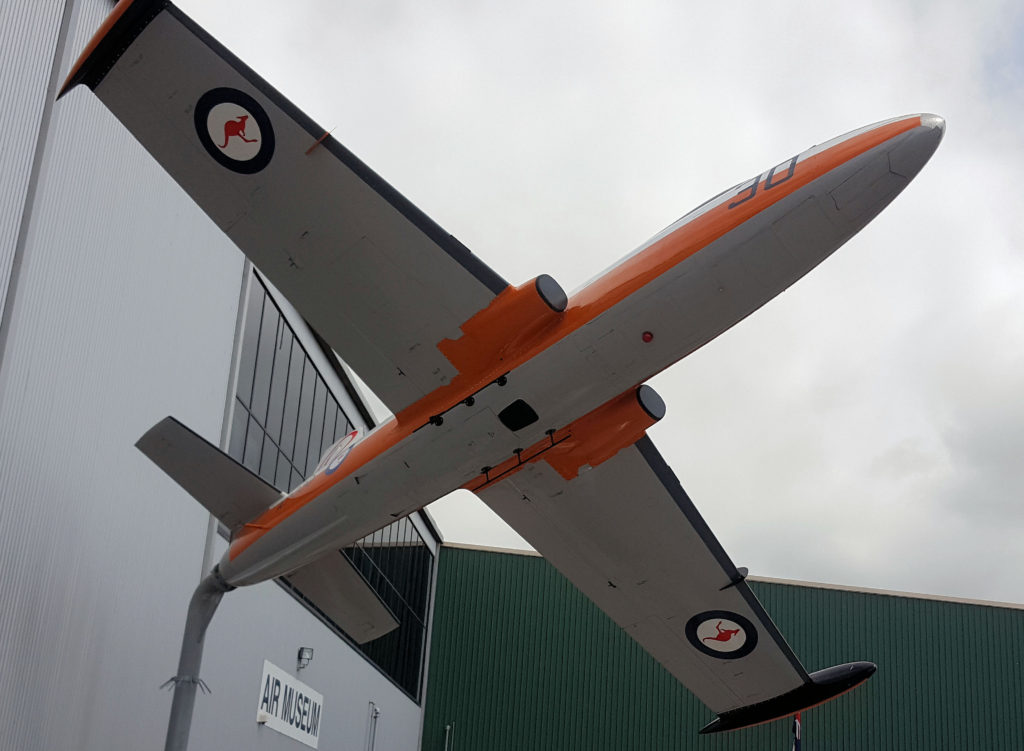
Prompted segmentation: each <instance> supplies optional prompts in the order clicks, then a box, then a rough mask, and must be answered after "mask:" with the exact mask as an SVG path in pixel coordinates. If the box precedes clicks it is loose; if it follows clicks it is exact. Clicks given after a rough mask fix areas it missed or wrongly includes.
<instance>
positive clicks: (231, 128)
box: [220, 115, 259, 149]
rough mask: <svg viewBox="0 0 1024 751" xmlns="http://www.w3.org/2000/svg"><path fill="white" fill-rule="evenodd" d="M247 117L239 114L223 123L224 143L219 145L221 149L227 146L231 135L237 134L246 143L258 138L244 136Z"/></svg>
mask: <svg viewBox="0 0 1024 751" xmlns="http://www.w3.org/2000/svg"><path fill="white" fill-rule="evenodd" d="M248 119H249V116H248V115H239V116H238V117H236V118H235V119H234V120H228V121H227V122H226V123H224V143H222V144H221V145H220V147H221V148H222V149H226V148H227V147H228V141H229V140H231V136H238V137H239V138H241V139H242V140H243V141H245V142H246V143H256V141H257V140H259V139H256V138H246V137H245V121H246V120H248Z"/></svg>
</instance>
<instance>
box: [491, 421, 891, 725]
mask: <svg viewBox="0 0 1024 751" xmlns="http://www.w3.org/2000/svg"><path fill="white" fill-rule="evenodd" d="M542 456H543V455H542ZM476 492H477V494H478V495H479V496H480V497H481V498H482V499H483V500H484V501H485V502H486V503H487V505H488V506H490V507H491V508H492V509H494V511H495V512H497V513H498V514H499V515H500V516H501V517H502V518H503V519H504V520H505V521H506V522H508V523H509V524H510V525H511V526H512V527H513V528H515V530H516V531H517V532H519V533H520V534H521V535H522V536H523V537H524V538H526V540H528V541H529V542H530V544H531V545H533V546H534V547H535V548H536V549H537V551H538V552H540V553H541V554H542V555H543V556H544V557H545V558H546V559H547V560H548V561H550V562H551V563H552V564H553V565H554V566H555V568H557V569H558V570H559V571H561V572H562V573H563V574H564V575H565V576H566V577H568V578H569V579H570V580H571V581H572V582H573V584H575V585H576V586H577V587H578V588H579V589H580V590H581V591H582V592H583V593H584V594H586V595H587V596H588V597H590V599H591V600H593V601H594V603H595V604H596V605H597V606H598V607H600V608H601V609H602V610H604V611H605V612H606V613H607V614H608V615H609V616H611V618H612V619H613V620H614V621H615V622H616V623H618V624H619V626H621V627H622V628H623V629H625V630H626V632H628V633H629V634H630V636H632V637H633V638H634V639H635V640H636V641H637V642H638V643H639V644H640V645H641V646H642V647H643V648H644V649H646V650H647V652H648V653H650V654H651V655H652V656H653V657H654V658H655V659H656V660H658V662H660V663H661V664H662V665H663V666H664V667H665V668H666V669H667V670H668V671H669V672H670V673H672V674H673V675H674V676H675V677H676V678H677V679H679V681H680V682H682V683H683V684H684V685H685V686H686V687H687V688H688V689H690V691H691V692H693V693H694V694H695V695H696V696H697V698H698V699H700V700H701V701H702V702H704V704H706V705H707V706H708V707H709V708H710V709H711V710H713V711H714V712H716V713H717V714H718V715H719V717H718V718H717V719H716V720H714V721H713V722H712V723H711V724H709V725H708V726H707V727H705V728H704V729H703V730H702V731H701V732H716V731H720V730H733V729H736V728H740V727H745V726H748V725H753V724H758V723H760V722H766V721H768V720H772V719H775V718H777V717H782V716H786V715H789V714H792V713H794V712H796V711H798V710H800V709H805V708H807V707H809V706H813V705H815V704H819V703H821V702H823V701H826V700H828V699H830V698H832V697H833V696H837V695H838V694H840V693H842V692H844V691H846V690H849V689H850V688H852V687H854V686H855V685H857V684H859V683H861V682H862V681H864V680H866V679H867V678H868V677H869V676H870V675H871V674H872V673H873V672H874V670H875V666H874V665H872V664H871V663H851V664H848V665H841V666H838V667H835V668H829V669H826V670H823V671H820V672H818V673H813V674H808V673H807V671H806V670H804V668H803V666H802V665H801V664H800V661H799V660H798V659H797V657H796V655H794V654H793V650H791V649H790V648H789V645H787V644H786V641H785V640H784V639H783V638H782V635H781V634H780V633H779V631H778V629H777V628H776V627H775V625H774V624H773V623H772V621H771V618H769V616H768V614H767V613H766V612H765V610H764V608H763V607H762V606H761V603H760V602H758V600H757V598H756V597H755V596H754V593H753V592H752V591H751V589H750V587H749V586H748V585H747V583H746V581H745V580H744V576H745V572H742V573H741V572H740V571H739V570H738V569H737V568H736V567H735V566H734V565H733V563H732V561H731V560H730V559H729V556H728V555H727V554H726V553H725V551H724V550H723V549H722V546H721V545H720V544H719V542H718V540H717V539H715V536H714V534H712V532H711V530H710V529H709V528H708V526H707V524H706V523H705V522H704V519H703V518H702V517H701V515H700V512H698V511H697V508H696V507H695V506H694V505H693V502H692V501H691V500H690V498H689V497H688V496H687V495H686V492H685V491H684V490H683V488H682V487H681V486H680V484H679V481H678V480H677V479H676V477H675V475H674V474H673V473H672V470H671V469H669V467H668V465H667V464H666V463H665V460H664V459H663V458H662V457H661V454H660V453H658V450H657V449H656V448H655V447H654V444H653V443H652V442H651V440H650V439H649V438H648V437H646V436H644V437H642V438H640V440H639V441H637V442H636V443H633V444H631V445H628V446H627V447H626V448H624V449H622V450H620V451H619V452H618V453H617V454H615V455H614V456H613V457H612V458H610V459H608V460H606V461H604V462H602V463H600V464H598V465H597V466H594V467H591V468H589V469H587V470H586V471H582V472H580V473H579V474H578V475H577V476H575V477H573V478H571V479H568V480H567V479H565V475H564V473H562V472H559V471H557V470H556V469H555V468H554V467H553V466H552V464H549V463H548V462H546V461H543V460H538V461H529V462H525V463H523V464H522V465H521V466H519V467H517V468H516V470H515V471H514V472H510V473H509V474H508V475H507V476H506V477H505V478H504V479H501V480H500V481H498V482H492V483H490V484H487V485H485V486H484V487H482V488H480V489H478V490H477V491H476Z"/></svg>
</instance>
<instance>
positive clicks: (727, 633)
mask: <svg viewBox="0 0 1024 751" xmlns="http://www.w3.org/2000/svg"><path fill="white" fill-rule="evenodd" d="M715 628H716V629H718V633H717V634H716V635H714V636H705V637H704V638H703V639H701V641H708V640H710V641H729V640H730V639H731V638H732V637H734V636H735V635H736V634H738V633H739V632H740V630H739V629H738V628H722V622H721V621H719V622H718V625H717V626H715Z"/></svg>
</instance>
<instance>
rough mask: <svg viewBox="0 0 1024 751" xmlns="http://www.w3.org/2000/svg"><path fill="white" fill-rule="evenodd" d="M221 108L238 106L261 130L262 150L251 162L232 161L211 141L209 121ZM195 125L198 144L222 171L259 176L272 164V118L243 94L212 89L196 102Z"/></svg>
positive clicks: (229, 89)
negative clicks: (215, 108)
mask: <svg viewBox="0 0 1024 751" xmlns="http://www.w3.org/2000/svg"><path fill="white" fill-rule="evenodd" d="M218 104H237V105H238V106H239V107H241V108H242V109H244V110H245V111H246V113H247V114H248V115H249V116H250V117H252V119H253V120H254V121H255V122H256V125H258V126H259V129H260V142H261V143H260V146H259V150H258V151H257V152H256V154H255V156H253V157H252V158H251V159H232V158H231V157H230V156H228V155H227V154H225V153H224V152H223V151H222V150H221V148H220V147H218V146H217V144H215V143H214V142H213V139H212V138H210V131H209V128H208V126H207V118H208V117H209V115H210V111H211V110H212V109H213V108H214V107H216V106H217V105H218ZM193 121H194V123H195V126H196V135H197V136H199V142H200V143H201V144H203V148H204V149H206V153H207V154H209V155H210V156H211V157H213V159H214V161H215V162H217V163H218V164H220V165H221V166H222V167H227V168H228V169H229V170H231V171H232V172H239V173H241V174H243V175H251V174H253V173H255V172H259V171H260V170H262V169H263V168H264V167H266V166H267V165H268V164H270V160H271V158H272V157H273V156H274V128H273V126H272V125H271V124H270V118H269V117H268V116H267V112H266V110H264V109H263V107H262V106H261V105H260V103H259V102H257V101H256V100H255V99H253V98H252V97H251V96H249V95H248V94H246V93H245V92H244V91H239V90H238V89H231V88H227V87H222V88H217V89H210V90H209V91H207V92H206V93H205V94H203V95H202V96H201V97H199V101H198V102H196V108H195V111H194V113H193Z"/></svg>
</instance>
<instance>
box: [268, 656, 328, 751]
mask: <svg viewBox="0 0 1024 751" xmlns="http://www.w3.org/2000/svg"><path fill="white" fill-rule="evenodd" d="M323 706H324V697H323V695H322V694H318V693H317V692H316V691H314V690H313V689H311V688H310V687H309V686H307V685H306V684H305V683H303V682H302V681H300V680H298V679H296V678H293V677H292V676H290V675H288V673H286V672H285V671H283V670H281V668H279V667H277V665H274V664H273V663H271V662H268V661H267V660H264V661H263V678H262V679H261V680H260V698H259V702H258V703H257V708H256V721H257V722H259V723H261V724H263V725H266V726H267V727H268V728H270V729H271V730H276V731H277V732H279V733H283V734H284V735H287V736H288V737H289V738H294V739H295V740H297V741H300V742H302V743H305V744H306V745H307V746H310V747H312V748H316V747H317V744H319V743H320V721H321V719H322V715H321V713H322V711H323Z"/></svg>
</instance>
